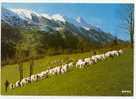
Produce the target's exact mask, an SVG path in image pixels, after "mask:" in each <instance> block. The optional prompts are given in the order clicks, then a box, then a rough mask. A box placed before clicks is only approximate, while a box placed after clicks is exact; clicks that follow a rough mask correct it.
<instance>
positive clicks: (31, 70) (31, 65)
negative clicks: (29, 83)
mask: <svg viewBox="0 0 136 99" xmlns="http://www.w3.org/2000/svg"><path fill="white" fill-rule="evenodd" d="M33 67H34V59H33V58H32V60H31V61H30V69H29V70H30V74H29V75H30V77H31V75H32V74H33Z"/></svg>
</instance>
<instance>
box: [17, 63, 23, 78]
mask: <svg viewBox="0 0 136 99" xmlns="http://www.w3.org/2000/svg"><path fill="white" fill-rule="evenodd" d="M18 71H19V74H20V81H21V80H22V79H23V62H19V63H18Z"/></svg>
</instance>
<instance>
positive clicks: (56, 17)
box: [52, 14, 66, 22]
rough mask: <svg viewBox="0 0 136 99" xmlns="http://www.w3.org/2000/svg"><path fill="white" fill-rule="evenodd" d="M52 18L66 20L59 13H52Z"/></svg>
mask: <svg viewBox="0 0 136 99" xmlns="http://www.w3.org/2000/svg"><path fill="white" fill-rule="evenodd" d="M52 18H53V19H54V20H55V21H62V22H66V20H65V18H64V16H62V15H60V14H54V15H52Z"/></svg>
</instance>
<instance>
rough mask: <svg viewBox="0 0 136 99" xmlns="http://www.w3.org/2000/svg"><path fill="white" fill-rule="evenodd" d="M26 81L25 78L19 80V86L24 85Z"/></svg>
mask: <svg viewBox="0 0 136 99" xmlns="http://www.w3.org/2000/svg"><path fill="white" fill-rule="evenodd" d="M27 83H28V81H27V79H26V78H23V79H22V80H21V82H20V85H21V87H23V86H24V85H26V84H27Z"/></svg>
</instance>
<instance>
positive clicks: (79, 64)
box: [76, 59, 86, 68]
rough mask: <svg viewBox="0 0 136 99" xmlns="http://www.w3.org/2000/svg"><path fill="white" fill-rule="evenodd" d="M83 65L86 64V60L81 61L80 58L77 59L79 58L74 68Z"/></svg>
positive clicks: (82, 66)
mask: <svg viewBox="0 0 136 99" xmlns="http://www.w3.org/2000/svg"><path fill="white" fill-rule="evenodd" d="M85 65H86V62H85V61H83V60H82V59H79V60H78V61H77V62H76V68H84V66H85Z"/></svg>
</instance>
